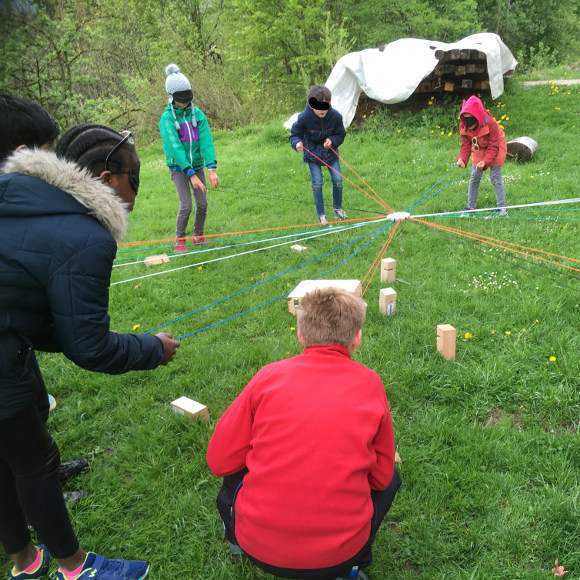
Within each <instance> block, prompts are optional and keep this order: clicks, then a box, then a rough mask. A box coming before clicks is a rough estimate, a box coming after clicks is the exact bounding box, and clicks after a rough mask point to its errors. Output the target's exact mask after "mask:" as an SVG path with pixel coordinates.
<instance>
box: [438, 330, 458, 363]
mask: <svg viewBox="0 0 580 580" xmlns="http://www.w3.org/2000/svg"><path fill="white" fill-rule="evenodd" d="M455 334H456V333H455V328H453V326H451V324H438V325H437V350H438V351H439V352H440V353H441V354H442V355H443V357H445V358H446V359H447V360H451V359H453V360H455Z"/></svg>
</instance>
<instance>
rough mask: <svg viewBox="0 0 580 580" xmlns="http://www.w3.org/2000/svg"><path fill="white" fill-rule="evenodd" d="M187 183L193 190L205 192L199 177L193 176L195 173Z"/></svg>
mask: <svg viewBox="0 0 580 580" xmlns="http://www.w3.org/2000/svg"><path fill="white" fill-rule="evenodd" d="M189 181H191V185H193V189H201V191H203V193H205V192H206V187H205V185H204V184H203V183H202V182H201V180H200V179H199V177H198V176H197V175H195V173H194V174H193V175H192V176H191V177H190V178H189Z"/></svg>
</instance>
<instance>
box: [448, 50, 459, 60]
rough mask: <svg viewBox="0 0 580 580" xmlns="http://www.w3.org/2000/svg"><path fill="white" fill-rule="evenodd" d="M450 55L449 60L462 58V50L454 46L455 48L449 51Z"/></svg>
mask: <svg viewBox="0 0 580 580" xmlns="http://www.w3.org/2000/svg"><path fill="white" fill-rule="evenodd" d="M447 54H448V55H449V60H460V59H461V50H459V49H458V48H454V49H453V50H449V51H447Z"/></svg>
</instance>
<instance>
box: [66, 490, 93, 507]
mask: <svg viewBox="0 0 580 580" xmlns="http://www.w3.org/2000/svg"><path fill="white" fill-rule="evenodd" d="M62 495H63V497H64V503H66V507H67V508H68V509H69V510H72V509H73V508H74V507H75V505H77V503H79V501H81V499H82V498H83V497H87V495H89V492H88V491H83V490H79V491H65V492H64V493H63V494H62Z"/></svg>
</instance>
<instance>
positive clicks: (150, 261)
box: [144, 254, 169, 267]
mask: <svg viewBox="0 0 580 580" xmlns="http://www.w3.org/2000/svg"><path fill="white" fill-rule="evenodd" d="M144 262H145V265H146V266H147V267H149V266H159V264H166V263H167V262H169V256H168V255H167V254H159V255H158V256H149V257H147V258H145V260H144Z"/></svg>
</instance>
